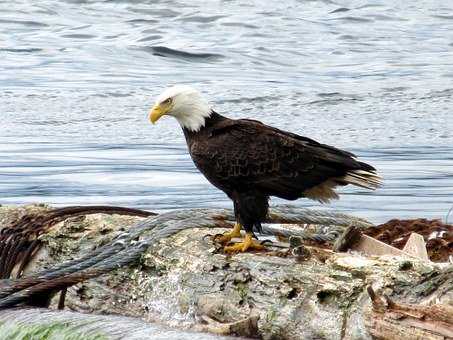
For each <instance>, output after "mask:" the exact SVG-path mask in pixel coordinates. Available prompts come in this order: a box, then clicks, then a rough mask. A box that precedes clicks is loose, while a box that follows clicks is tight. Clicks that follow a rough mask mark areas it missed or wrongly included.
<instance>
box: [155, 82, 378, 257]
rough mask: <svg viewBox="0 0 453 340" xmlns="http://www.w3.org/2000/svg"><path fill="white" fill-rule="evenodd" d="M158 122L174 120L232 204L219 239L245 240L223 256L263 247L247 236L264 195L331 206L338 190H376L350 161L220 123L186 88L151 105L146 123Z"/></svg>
mask: <svg viewBox="0 0 453 340" xmlns="http://www.w3.org/2000/svg"><path fill="white" fill-rule="evenodd" d="M163 115H168V116H173V117H175V118H176V119H177V120H178V122H179V124H180V125H181V127H182V130H183V132H184V136H185V138H186V141H187V146H188V149H189V153H190V156H191V157H192V160H193V162H194V163H195V165H196V167H197V168H198V169H199V170H200V171H201V172H202V173H203V175H204V176H205V177H206V178H207V179H208V181H209V182H210V183H212V184H213V185H214V186H215V187H217V188H219V189H220V190H222V191H223V192H225V194H227V196H228V197H229V198H230V199H231V200H232V201H233V206H234V213H235V216H236V224H235V226H234V228H233V230H232V231H231V232H229V233H225V234H223V236H222V237H221V240H222V242H224V243H225V244H227V243H229V242H230V241H231V239H232V238H233V237H240V235H241V233H240V230H241V227H243V228H244V229H245V231H246V234H245V237H244V239H243V242H239V243H236V244H233V245H227V246H226V247H225V248H224V249H225V251H226V252H245V251H246V250H247V249H262V248H263V246H262V245H261V244H260V243H259V242H258V241H256V240H254V234H253V230H254V228H256V229H257V230H258V231H260V230H261V223H262V221H263V220H264V219H265V218H266V215H267V213H268V208H269V203H268V202H269V198H270V197H271V196H276V197H280V198H283V199H286V200H296V199H298V198H301V197H306V198H309V199H313V200H317V201H319V202H322V203H326V202H329V201H330V200H332V199H338V194H337V193H336V192H335V190H334V189H335V187H337V186H343V185H347V184H353V185H356V186H359V187H362V188H366V189H371V190H374V189H376V188H378V187H379V186H380V184H381V177H379V176H378V175H377V173H376V169H375V168H373V167H372V166H371V165H369V164H366V163H364V162H360V161H358V160H357V159H356V157H355V156H354V154H352V153H350V152H347V151H343V150H340V149H337V148H335V147H332V146H329V145H325V144H321V143H318V142H316V141H314V140H312V139H309V138H307V137H303V136H299V135H297V134H295V133H291V132H287V131H283V130H279V129H277V128H274V127H271V126H268V125H265V124H263V123H261V122H259V121H256V120H251V119H230V118H227V117H224V116H222V115H220V114H218V113H217V112H215V111H214V110H213V109H212V107H211V106H210V105H209V104H208V102H207V101H206V100H205V99H204V98H203V97H202V95H201V94H200V93H199V92H198V91H197V90H195V89H193V88H192V87H190V86H185V85H177V86H173V87H170V88H168V89H166V90H165V91H164V92H163V93H162V94H161V95H160V96H159V97H158V98H157V100H156V103H155V105H154V107H153V108H152V110H151V112H150V117H149V118H150V120H151V122H152V123H153V124H154V123H156V121H157V120H158V119H159V118H161V117H162V116H163Z"/></svg>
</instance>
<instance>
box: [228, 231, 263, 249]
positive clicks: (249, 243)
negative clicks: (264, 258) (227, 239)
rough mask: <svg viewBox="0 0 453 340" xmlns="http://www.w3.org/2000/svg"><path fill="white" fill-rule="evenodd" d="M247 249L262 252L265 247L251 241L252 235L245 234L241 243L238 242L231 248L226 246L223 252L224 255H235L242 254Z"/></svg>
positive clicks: (255, 241)
mask: <svg viewBox="0 0 453 340" xmlns="http://www.w3.org/2000/svg"><path fill="white" fill-rule="evenodd" d="M248 249H255V250H262V249H265V247H264V246H263V245H262V244H261V243H260V242H258V241H257V240H254V239H253V234H252V233H250V232H247V233H246V234H245V237H244V241H243V242H238V243H235V244H233V245H231V246H226V247H225V248H224V249H223V250H224V251H225V252H226V253H237V252H241V253H243V252H246V251H247V250H248Z"/></svg>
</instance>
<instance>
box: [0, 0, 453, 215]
mask: <svg viewBox="0 0 453 340" xmlns="http://www.w3.org/2000/svg"><path fill="white" fill-rule="evenodd" d="M452 12H453V4H450V3H449V2H443V3H442V4H440V3H437V2H433V3H430V2H425V1H422V0H419V1H417V0H416V1H410V2H406V1H400V0H398V1H391V0H382V1H378V2H375V3H373V4H366V5H364V2H363V1H359V0H352V1H348V2H347V3H345V4H342V5H340V4H339V3H338V2H334V1H297V0H288V1H280V2H272V3H267V2H243V1H235V0H233V1H223V2H216V1H209V2H206V1H201V0H194V1H186V0H176V1H171V2H168V1H145V0H144V1H90V0H86V1H80V0H66V1H55V0H43V1H39V2H30V1H26V0H18V1H14V2H11V1H3V2H0V37H1V41H0V57H1V60H2V61H1V63H0V88H1V91H0V109H1V122H0V157H1V158H0V203H2V204H6V203H27V202H38V201H44V202H50V203H52V204H57V205H65V204H79V203H80V204H90V203H112V204H123V205H129V206H137V207H142V208H148V209H152V210H165V209H174V208H180V207H193V206H213V205H215V206H217V205H220V206H228V205H229V202H228V200H227V199H226V198H225V197H224V195H223V194H222V193H221V192H219V191H217V190H215V189H214V188H212V186H210V185H209V184H208V183H207V182H206V180H204V179H203V177H202V176H201V175H200V174H199V173H198V172H197V171H196V170H195V169H194V167H193V165H192V162H191V160H190V158H189V157H188V156H187V153H186V151H185V147H184V146H183V143H184V140H183V136H182V133H181V131H180V129H179V127H178V126H177V124H176V122H175V121H173V120H171V119H162V120H161V121H159V124H158V125H157V126H155V127H152V126H151V125H150V124H149V123H148V120H147V112H148V110H149V108H150V106H151V105H152V103H153V102H154V99H155V97H156V96H157V95H158V94H159V93H160V92H161V91H162V89H163V88H164V87H166V86H167V85H168V84H175V83H185V84H193V85H194V86H196V87H198V88H199V89H200V90H202V91H203V92H204V93H205V94H206V96H208V97H209V99H210V101H211V103H212V104H213V105H214V107H215V109H216V110H217V111H219V112H221V113H223V114H226V115H228V116H230V117H233V118H237V117H249V118H254V119H259V120H261V121H263V122H265V123H268V124H272V125H274V126H277V127H279V128H282V129H287V130H291V131H293V132H296V133H299V134H302V135H305V136H309V137H311V138H314V139H316V140H319V141H321V142H323V143H327V144H333V145H336V146H338V147H341V148H345V149H348V150H355V151H356V152H357V153H359V154H360V155H361V156H363V157H364V158H365V159H367V160H368V161H370V162H371V163H372V164H375V165H376V166H377V167H378V168H379V170H380V171H381V172H382V173H383V175H384V177H385V179H386V181H385V186H384V188H382V189H380V190H379V191H377V192H375V193H366V192H362V191H360V190H358V189H354V188H352V189H347V190H346V191H345V192H344V195H343V196H342V200H340V201H338V202H337V203H335V204H334V205H333V207H334V208H336V209H340V210H344V211H350V212H354V213H357V214H358V215H361V216H365V217H369V218H372V219H373V220H376V221H382V220H385V219H387V218H390V217H394V216H399V217H404V216H407V217H409V216H411V217H414V216H429V217H439V218H443V217H444V216H445V215H446V213H447V211H448V209H449V208H450V207H451V206H452V205H453V202H452V196H453V195H452V192H453V171H452V168H453V159H452V156H451V155H452V154H453V149H452V148H451V145H453V133H452V131H453V119H452V118H451V114H452V110H451V108H452V107H453V83H452V82H451V80H452V77H453V20H452V15H451V13H452ZM275 202H278V201H275ZM297 204H301V205H308V206H309V205H312V204H313V203H311V202H308V201H306V200H300V201H298V202H297Z"/></svg>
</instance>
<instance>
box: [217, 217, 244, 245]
mask: <svg viewBox="0 0 453 340" xmlns="http://www.w3.org/2000/svg"><path fill="white" fill-rule="evenodd" d="M235 237H241V224H240V223H239V222H236V223H235V224H234V227H233V230H232V231H230V232H227V233H224V234H222V235H220V234H219V236H218V237H216V238H215V240H216V241H217V242H219V243H222V244H226V243H228V242H230V241H231V239H232V238H235Z"/></svg>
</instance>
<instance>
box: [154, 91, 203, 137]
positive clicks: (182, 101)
mask: <svg viewBox="0 0 453 340" xmlns="http://www.w3.org/2000/svg"><path fill="white" fill-rule="evenodd" d="M211 113H212V110H211V106H210V105H209V104H208V102H207V101H206V100H205V99H204V98H203V96H202V95H201V93H200V92H198V91H197V90H195V89H194V88H192V87H190V86H187V85H176V86H172V87H169V88H167V89H166V90H165V91H164V92H163V93H162V94H161V95H160V96H159V97H157V100H156V103H155V104H154V107H153V108H152V109H151V112H150V114H149V119H150V121H151V122H152V123H153V124H154V123H156V121H157V120H158V119H159V118H160V117H162V116H163V115H168V116H173V117H175V118H176V119H177V120H178V122H179V124H180V125H181V126H182V127H183V128H186V129H188V130H190V131H194V132H196V131H199V130H200V129H201V128H202V127H203V126H204V124H205V119H206V118H207V117H209V116H210V115H211Z"/></svg>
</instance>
